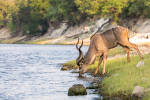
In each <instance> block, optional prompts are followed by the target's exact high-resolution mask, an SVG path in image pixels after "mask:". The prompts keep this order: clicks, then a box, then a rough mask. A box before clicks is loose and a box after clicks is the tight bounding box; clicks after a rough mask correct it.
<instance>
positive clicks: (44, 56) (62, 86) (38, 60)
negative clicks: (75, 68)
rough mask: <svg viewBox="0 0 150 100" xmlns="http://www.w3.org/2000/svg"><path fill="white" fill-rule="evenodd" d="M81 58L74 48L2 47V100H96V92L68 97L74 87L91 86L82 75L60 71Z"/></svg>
mask: <svg viewBox="0 0 150 100" xmlns="http://www.w3.org/2000/svg"><path fill="white" fill-rule="evenodd" d="M83 49H84V51H86V50H87V47H84V48H83ZM77 55H78V52H77V51H76V49H75V47H74V46H60V45H15V44H13V45H12V44H10V45H9V44H0V100H95V99H96V98H98V95H96V94H92V93H88V95H87V96H75V97H74V96H73V97H69V96H67V91H68V88H69V87H71V86H72V85H73V84H79V83H81V84H84V85H85V84H88V82H86V81H83V80H79V79H78V78H77V76H78V74H75V73H70V72H69V71H67V72H66V71H60V67H61V64H63V63H64V62H66V61H69V60H72V59H75V58H76V57H77Z"/></svg>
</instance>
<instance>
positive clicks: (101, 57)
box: [94, 56, 103, 76]
mask: <svg viewBox="0 0 150 100" xmlns="http://www.w3.org/2000/svg"><path fill="white" fill-rule="evenodd" d="M102 60H103V56H100V58H99V62H98V65H97V67H96V70H95V72H94V76H95V75H96V74H97V73H98V71H99V68H100V64H101V63H102Z"/></svg>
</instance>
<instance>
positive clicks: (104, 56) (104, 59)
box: [102, 52, 108, 74]
mask: <svg viewBox="0 0 150 100" xmlns="http://www.w3.org/2000/svg"><path fill="white" fill-rule="evenodd" d="M107 55H108V52H104V55H103V62H104V66H103V71H102V74H105V73H106V71H105V67H106V61H107Z"/></svg>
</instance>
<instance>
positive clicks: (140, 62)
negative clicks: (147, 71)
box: [136, 61, 144, 68]
mask: <svg viewBox="0 0 150 100" xmlns="http://www.w3.org/2000/svg"><path fill="white" fill-rule="evenodd" d="M141 66H144V61H139V62H138V64H137V65H136V67H137V68H139V67H141Z"/></svg>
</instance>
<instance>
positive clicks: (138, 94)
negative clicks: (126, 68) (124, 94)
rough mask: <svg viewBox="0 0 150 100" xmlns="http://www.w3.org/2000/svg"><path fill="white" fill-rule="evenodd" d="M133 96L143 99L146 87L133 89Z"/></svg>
mask: <svg viewBox="0 0 150 100" xmlns="http://www.w3.org/2000/svg"><path fill="white" fill-rule="evenodd" d="M132 95H133V96H135V97H138V98H142V97H143V95H144V87H141V86H136V87H135V88H134V89H133V92H132Z"/></svg>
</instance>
